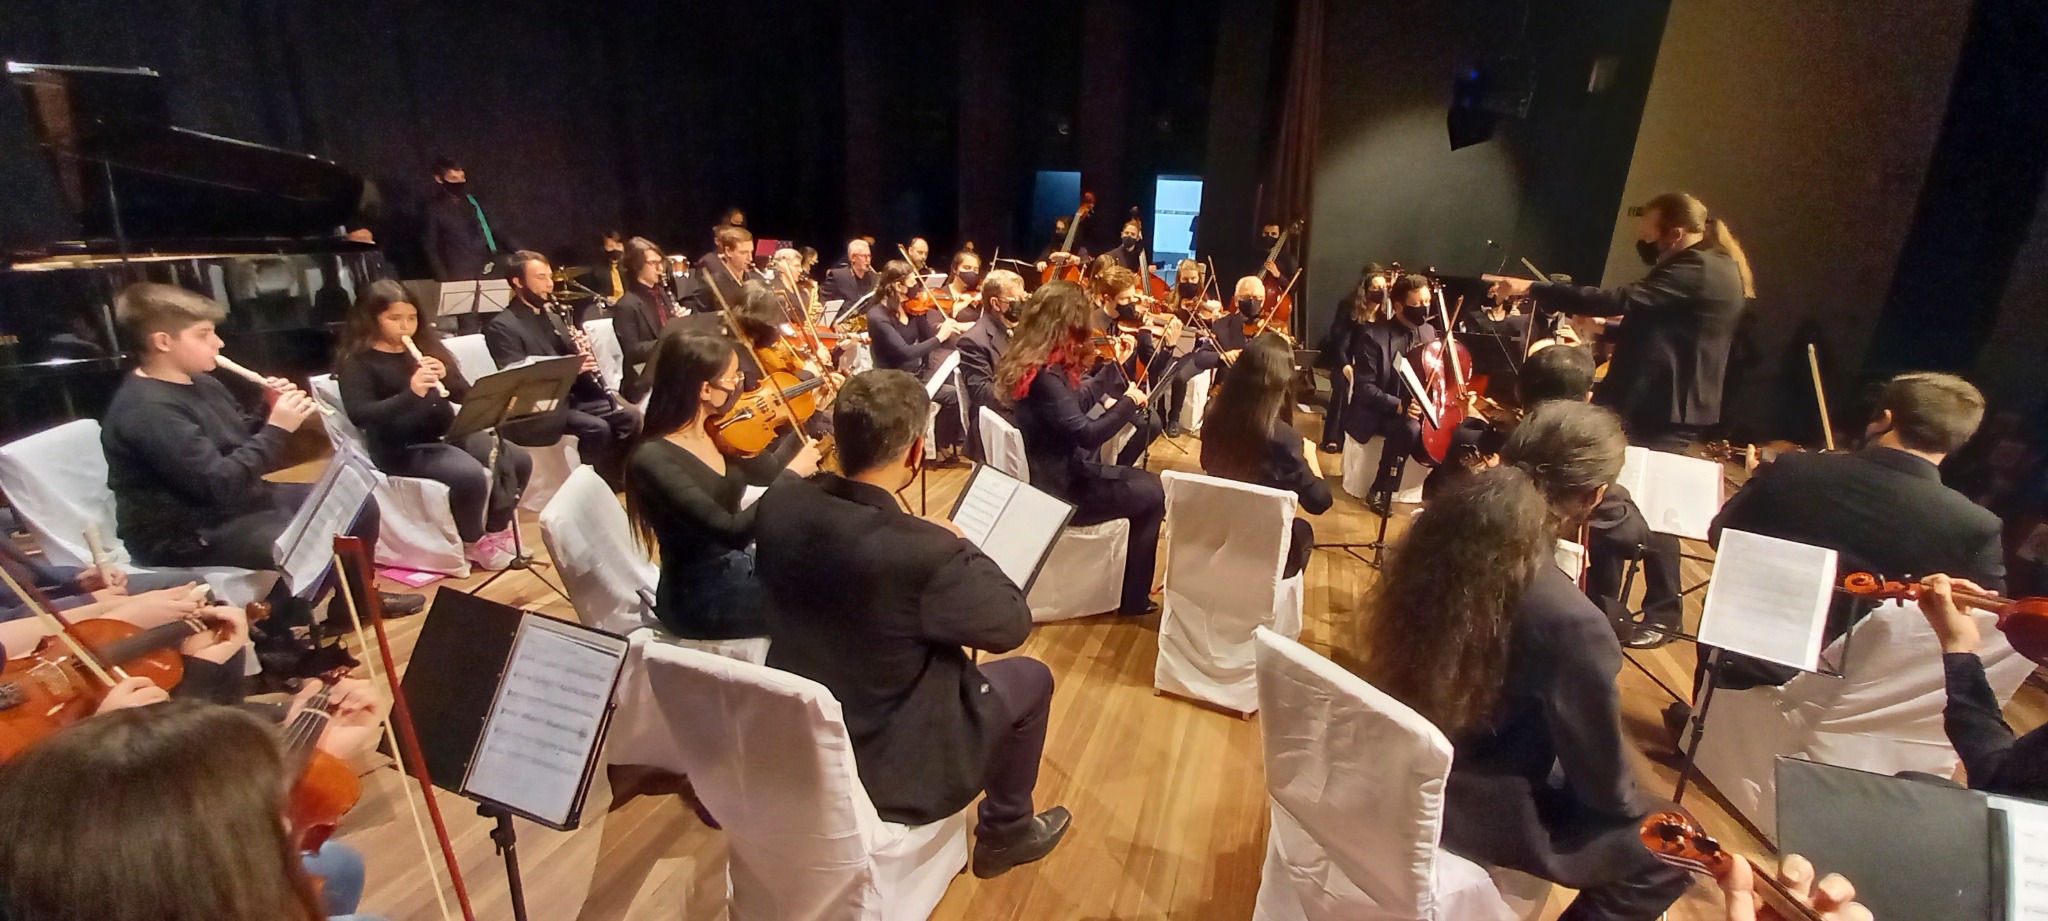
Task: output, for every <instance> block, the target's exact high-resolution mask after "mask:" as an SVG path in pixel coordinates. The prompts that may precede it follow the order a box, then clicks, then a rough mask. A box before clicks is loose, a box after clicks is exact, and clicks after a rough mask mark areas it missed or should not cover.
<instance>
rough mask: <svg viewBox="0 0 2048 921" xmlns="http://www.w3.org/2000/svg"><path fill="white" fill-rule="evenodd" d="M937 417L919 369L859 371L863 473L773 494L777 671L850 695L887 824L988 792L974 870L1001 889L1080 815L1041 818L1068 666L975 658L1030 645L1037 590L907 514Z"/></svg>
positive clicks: (852, 402) (848, 430)
mask: <svg viewBox="0 0 2048 921" xmlns="http://www.w3.org/2000/svg"><path fill="white" fill-rule="evenodd" d="M929 407H930V401H929V400H927V399H926V397H925V393H924V388H923V387H922V386H920V385H919V384H918V382H917V379H916V378H914V377H911V376H910V375H909V374H905V373H903V372H900V371H884V370H876V371H869V372H866V373H864V374H860V375H858V376H856V377H854V378H853V379H852V380H850V381H848V382H847V384H846V387H845V389H843V390H841V391H840V393H839V399H838V401H837V402H836V403H835V404H834V406H833V409H832V413H833V417H834V418H833V425H834V429H835V430H836V431H837V433H838V444H839V462H840V467H841V468H842V469H843V470H844V471H845V475H844V476H841V475H837V474H831V473H821V474H818V475H816V476H812V477H809V478H807V479H798V478H794V477H790V478H785V479H782V480H779V481H777V482H776V484H775V485H774V486H772V487H769V489H768V493H767V495H764V496H762V497H761V501H760V506H759V507H760V512H759V515H758V516H757V518H756V525H757V532H758V534H759V540H760V550H759V562H758V568H757V572H758V573H759V575H760V579H761V584H762V586H763V587H764V588H765V589H766V591H767V595H768V628H769V636H770V639H771V640H772V645H771V646H770V647H769V650H768V664H769V665H770V666H773V667H775V668H779V669H782V670H784V671H789V672H794V673H796V674H799V675H802V676H804V677H806V678H810V679H811V680H813V681H817V682H818V683H820V684H823V685H824V686H825V687H826V688H827V689H829V690H830V691H831V692H832V696H833V697H834V698H835V699H837V700H838V701H839V706H840V707H841V709H842V711H843V713H844V716H845V719H846V728H847V732H848V734H849V735H850V736H851V738H852V739H853V757H854V763H855V764H856V766H857V767H858V769H859V772H860V781H861V786H862V787H864V788H866V790H867V793H868V796H869V797H870V798H871V799H873V800H874V803H875V811H876V812H878V813H880V815H881V817H882V819H883V820H884V821H888V822H900V823H903V824H905V825H923V824H926V823H930V822H936V821H939V820H941V819H944V818H946V817H948V816H951V815H953V814H955V813H957V812H959V811H960V810H962V809H964V808H966V807H967V804H968V803H970V802H973V801H974V798H975V796H976V795H977V794H980V793H982V792H983V791H984V790H985V791H987V795H986V796H984V797H983V798H982V800H981V805H980V810H979V821H978V822H977V823H976V825H975V834H974V838H975V841H974V856H973V864H972V866H973V869H974V875H975V876H977V877H980V878H982V879H987V878H990V877H993V876H999V875H1001V874H1003V873H1005V872H1008V871H1009V870H1010V868H1012V867H1015V866H1018V865H1020V864H1025V863H1030V862H1032V861H1034V860H1038V859H1039V858H1042V857H1044V856H1045V855H1046V854H1048V853H1050V852H1051V851H1052V849H1053V847H1054V846H1055V845H1057V844H1059V841H1060V838H1061V837H1062V836H1063V835H1065V834H1066V831H1067V823H1068V821H1069V818H1070V817H1069V816H1068V814H1067V810H1066V809H1064V808H1061V807H1057V806H1056V807H1053V808H1051V809H1048V810H1046V811H1045V812H1043V813H1038V814H1036V815H1034V814H1033V813H1034V812H1035V811H1036V806H1035V805H1034V804H1033V800H1032V792H1033V788H1034V787H1036V786H1037V783H1038V763H1039V759H1040V757H1041V755H1042V753H1043V751H1044V748H1045V729H1046V717H1047V714H1048V712H1049V711H1050V709H1051V704H1052V690H1053V686H1052V672H1051V670H1050V669H1047V668H1046V667H1045V664H1044V663H1042V662H1039V661H1038V660H1036V659H1031V658H1027V657H1024V656H1010V657H1007V658H1002V659H996V660H994V661H989V662H985V663H983V664H982V665H980V666H979V667H976V665H975V663H974V661H973V660H972V659H970V658H969V657H968V654H967V651H966V650H967V648H972V649H979V650H983V651H986V652H994V653H1003V652H1009V651H1010V650H1013V649H1015V648H1017V647H1018V646H1019V645H1021V644H1022V643H1023V642H1024V640H1025V639H1026V638H1027V637H1028V636H1030V634H1031V608H1030V606H1029V605H1027V604H1026V603H1025V601H1024V593H1023V592H1022V591H1019V590H1018V588H1017V585H1016V583H1014V582H1012V581H1010V577H1009V576H1007V575H1004V574H1003V571H1002V569H1001V568H999V567H998V566H997V565H996V563H995V561H994V560H991V559H989V558H988V556H987V555H985V554H983V553H982V552H981V551H980V550H979V549H976V547H975V546H974V544H972V543H970V542H968V541H966V540H964V539H962V538H961V537H960V531H959V529H958V528H956V527H954V526H953V525H952V524H951V522H946V521H933V520H927V519H920V518H915V517H912V516H911V515H909V514H908V513H905V512H904V511H902V510H901V508H899V507H898V506H897V504H896V497H895V493H897V492H898V491H900V490H902V489H903V488H904V487H905V486H908V485H909V484H910V482H911V480H912V479H913V478H914V477H915V476H916V474H917V469H918V466H919V464H920V462H921V459H922V458H923V457H924V445H923V444H921V442H922V441H923V440H924V438H923V432H924V426H925V417H926V415H927V414H928V413H929V411H930V410H929ZM963 647H966V648H963Z"/></svg>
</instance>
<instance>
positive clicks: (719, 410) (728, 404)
mask: <svg viewBox="0 0 2048 921" xmlns="http://www.w3.org/2000/svg"><path fill="white" fill-rule="evenodd" d="M711 389H713V390H716V391H718V392H719V393H722V394H724V395H725V396H724V397H722V398H720V399H719V401H718V404H717V405H715V406H712V407H711V414H712V415H715V416H723V415H725V411H726V410H728V409H731V408H732V404H733V403H735V402H737V401H738V400H739V398H740V391H739V388H737V387H734V388H733V389H731V390H727V389H725V388H724V387H720V386H718V385H717V384H712V385H711Z"/></svg>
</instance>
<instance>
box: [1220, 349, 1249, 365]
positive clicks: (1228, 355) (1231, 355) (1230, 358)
mask: <svg viewBox="0 0 2048 921" xmlns="http://www.w3.org/2000/svg"><path fill="white" fill-rule="evenodd" d="M1243 351H1244V350H1243V349H1231V350H1230V351H1228V352H1224V353H1223V360H1224V361H1225V362H1227V363H1232V364H1234V363H1236V361H1237V356H1238V354H1239V353H1241V352H1243Z"/></svg>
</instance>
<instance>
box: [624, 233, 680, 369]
mask: <svg viewBox="0 0 2048 921" xmlns="http://www.w3.org/2000/svg"><path fill="white" fill-rule="evenodd" d="M619 271H620V272H622V273H624V275H625V277H626V293H625V294H623V295H621V296H620V297H619V301H618V303H616V304H613V305H612V333H613V334H614V335H616V336H618V337H619V350H620V351H621V352H623V353H624V365H625V370H624V373H623V374H622V375H620V378H619V396H621V397H624V398H625V400H626V402H628V403H632V404H634V405H636V406H637V405H639V404H640V402H641V401H642V400H644V399H646V398H647V361H648V359H649V358H650V357H652V356H653V355H654V342H655V340H657V339H659V338H661V330H662V327H664V326H667V325H668V324H669V322H670V321H672V320H675V319H677V318H679V317H681V316H682V315H683V310H682V308H681V307H680V306H678V305H677V304H676V298H675V295H674V294H673V293H671V292H670V291H669V289H668V284H667V282H668V256H666V255H664V254H663V253H662V251H661V247H659V246H656V245H654V243H653V242H652V241H650V240H648V239H647V238H646V237H634V238H633V239H631V240H628V241H626V249H625V254H624V255H622V256H620V257H619Z"/></svg>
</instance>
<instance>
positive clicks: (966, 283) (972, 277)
mask: <svg viewBox="0 0 2048 921" xmlns="http://www.w3.org/2000/svg"><path fill="white" fill-rule="evenodd" d="M980 284H981V273H980V272H961V273H960V286H961V287H963V288H974V287H977V286H979V285H980Z"/></svg>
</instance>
